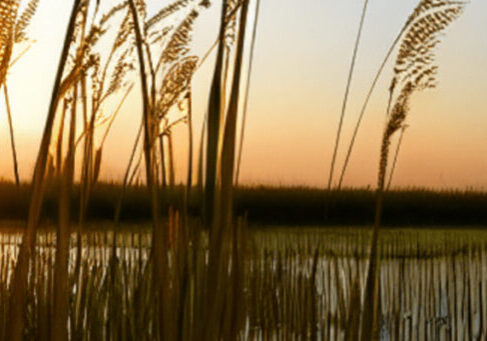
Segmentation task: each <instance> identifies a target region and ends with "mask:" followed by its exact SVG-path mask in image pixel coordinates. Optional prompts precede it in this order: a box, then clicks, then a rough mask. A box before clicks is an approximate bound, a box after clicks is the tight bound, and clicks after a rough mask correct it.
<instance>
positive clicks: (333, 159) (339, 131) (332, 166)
mask: <svg viewBox="0 0 487 341" xmlns="http://www.w3.org/2000/svg"><path fill="white" fill-rule="evenodd" d="M368 4H369V1H368V0H365V1H364V7H363V9H362V15H361V17H360V24H359V28H358V33H357V38H356V40H355V44H354V47H353V54H352V61H351V64H350V69H349V71H348V77H347V85H346V86H345V94H344V96H343V102H342V109H341V112H340V119H339V121H338V128H337V134H336V137H335V146H334V148H333V155H332V157H331V162H330V174H329V176H328V190H330V189H331V186H332V182H333V173H334V171H335V162H336V157H337V153H338V147H339V145H340V137H341V134H342V127H343V120H344V118H345V112H346V110H347V103H348V95H349V93H350V86H351V84H352V77H353V71H354V69H355V62H356V59H357V52H358V48H359V45H360V38H361V36H362V29H363V26H364V22H365V16H366V14H367V6H368Z"/></svg>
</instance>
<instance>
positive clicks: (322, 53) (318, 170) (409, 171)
mask: <svg viewBox="0 0 487 341" xmlns="http://www.w3.org/2000/svg"><path fill="white" fill-rule="evenodd" d="M105 2H106V3H109V4H111V3H113V4H115V3H116V2H115V1H105ZM164 3H166V2H165V1H154V0H148V7H149V12H154V11H155V10H156V9H157V8H159V6H161V5H162V4H164ZM251 3H252V5H251V6H252V7H251V12H252V14H251V15H250V20H251V22H252V20H253V19H254V15H253V8H254V7H253V6H255V1H251ZM415 5H416V1H415V0H369V8H368V12H367V16H366V19H365V24H364V29H363V35H362V40H361V44H360V47H359V50H358V57H357V62H356V66H355V73H354V78H353V81H352V85H351V90H350V97H349V104H348V108H347V111H346V116H345V120H344V128H343V133H342V143H341V145H340V147H339V150H338V159H337V166H338V169H339V170H340V169H341V167H342V164H343V159H344V155H345V151H346V146H347V145H348V143H349V141H350V137H351V135H352V130H353V127H354V125H355V122H356V119H357V117H358V114H359V110H360V107H361V104H362V102H363V100H364V98H365V95H366V93H367V91H368V88H369V86H370V84H371V82H372V79H373V76H374V74H375V72H376V71H377V69H378V67H379V65H380V63H381V61H382V59H383V58H384V56H385V54H386V52H387V50H388V48H389V46H390V44H391V43H392V41H393V40H394V38H395V36H396V35H397V33H398V32H399V30H400V28H401V27H402V25H403V23H404V22H405V20H406V18H407V16H408V15H409V13H410V12H411V10H412V9H413V8H414V6H415ZM70 6H71V2H70V1H62V2H61V1H53V0H43V1H41V2H40V7H39V9H38V12H37V14H36V16H35V17H34V19H33V22H32V25H31V27H30V29H29V36H30V38H32V39H34V40H35V43H34V44H33V46H32V47H31V49H30V50H29V51H28V52H27V53H26V54H25V55H24V56H23V57H22V59H21V60H20V61H19V62H18V63H17V64H16V65H15V66H14V67H13V68H12V70H11V72H10V74H9V82H8V85H9V92H10V97H11V98H10V102H11V107H12V113H13V124H14V128H15V134H16V136H15V137H16V143H17V149H18V154H19V168H20V175H21V178H22V179H23V180H25V181H28V180H29V179H30V177H31V176H32V170H33V165H34V162H35V156H36V153H37V149H38V146H39V141H40V136H41V133H42V129H43V126H44V121H45V119H46V114H47V107H48V105H49V98H50V95H51V88H52V84H53V81H54V77H55V71H56V67H57V62H58V60H59V54H60V49H61V45H62V40H63V37H64V33H65V28H66V23H67V18H68V15H69V12H70ZM219 7H220V2H219V1H212V6H211V7H210V8H209V9H208V10H206V11H205V12H203V13H202V14H201V15H200V17H199V18H198V19H197V23H196V26H195V32H194V43H193V50H192V53H195V54H196V55H202V54H204V52H205V51H206V50H207V49H208V48H209V47H210V46H211V44H212V43H213V41H214V39H215V37H216V33H217V28H218V13H219ZM362 7H363V1H359V0H340V1H338V0H301V1H295V0H294V1H291V0H261V12H260V18H259V26H258V33H257V40H256V50H255V56H254V68H253V73H252V80H251V88H250V97H249V106H248V112H247V117H248V121H247V126H246V133H245V144H244V151H243V160H242V173H241V181H240V182H241V183H244V184H248V185H261V184H265V185H304V186H318V187H324V186H325V185H326V182H327V179H328V173H329V167H330V160H331V157H332V153H333V145H334V141H335V134H336V129H337V125H338V120H339V114H340V108H341V105H342V100H343V96H344V90H345V85H346V80H347V73H348V69H349V65H350V62H351V55H352V50H353V43H354V40H355V38H356V34H357V30H358V24H359V19H360V14H361V10H362ZM486 13H487V1H485V0H471V2H470V3H469V4H468V6H467V8H466V11H465V13H464V14H463V15H462V17H460V19H458V20H457V21H455V22H454V23H453V24H452V25H451V26H450V27H449V28H448V30H447V31H446V33H445V34H444V35H443V37H442V43H441V45H440V46H439V48H438V49H437V60H436V63H437V65H438V66H439V74H438V83H439V84H438V86H437V88H436V89H433V90H427V91H424V92H421V93H418V94H416V95H414V97H413V99H412V102H411V111H410V115H409V117H408V120H407V123H408V124H409V127H408V129H407V130H406V134H405V135H404V140H403V144H402V147H401V153H400V156H399V159H398V163H397V168H396V172H395V174H394V180H393V187H403V188H404V187H429V188H437V189H451V188H455V189H465V188H474V189H478V190H486V189H487V108H486V105H485V101H484V99H485V95H486V94H487V35H486V34H485V31H486V28H487V24H486V22H487V14H486ZM248 40H249V39H248ZM248 43H249V41H247V47H248V45H249V44H248ZM21 50H22V47H18V49H17V50H16V52H20V51H21ZM247 51H248V49H247ZM214 57H215V56H214V54H212V55H210V57H209V59H208V62H207V63H205V65H204V66H203V67H202V68H201V69H200V70H199V71H198V73H197V74H196V75H195V78H194V81H193V89H194V129H195V131H196V132H197V134H196V136H195V140H196V141H198V140H199V136H198V135H199V132H200V131H201V124H202V118H203V117H204V114H205V110H206V107H207V98H208V93H209V83H210V80H211V71H212V67H213V61H214ZM394 57H395V54H394ZM393 59H394V58H393ZM393 59H392V60H391V61H390V62H389V63H388V64H387V65H386V68H385V72H384V73H383V75H382V77H381V79H380V81H379V83H378V86H377V88H376V91H375V92H374V94H373V96H372V99H371V102H370V104H369V107H368V110H367V112H366V113H365V116H364V121H363V125H362V127H361V130H360V132H359V134H358V137H357V141H356V148H355V149H354V151H353V154H352V158H351V161H350V165H349V169H348V171H347V173H346V175H345V181H344V185H345V186H351V187H367V186H372V187H374V186H375V184H376V177H377V175H376V174H377V168H378V161H379V147H380V140H381V135H382V127H383V123H384V115H385V110H386V105H387V88H388V85H389V82H390V80H391V77H392V76H391V75H392V67H393V61H394V60H393ZM246 60H248V54H247V56H246ZM120 95H121V94H120ZM120 95H119V96H120ZM109 109H110V108H107V110H109ZM140 112H141V103H140V93H139V85H138V84H136V86H135V87H134V91H133V92H132V93H131V95H130V96H129V98H128V100H127V102H126V103H125V105H124V107H123V109H122V111H121V113H120V115H119V116H118V118H117V120H116V121H115V123H114V125H113V129H112V130H111V132H110V135H109V136H108V140H107V144H106V147H105V150H104V156H103V166H102V178H104V179H106V180H119V179H120V178H121V177H122V175H123V172H124V169H125V165H126V164H127V161H128V158H129V150H130V148H131V145H132V143H133V139H134V136H135V133H136V128H137V127H138V125H139V123H140V117H141V114H140ZM0 117H1V118H0V145H1V146H2V148H0V161H1V162H0V177H3V178H8V179H12V177H13V174H12V173H13V172H12V161H11V152H10V146H9V135H8V125H7V119H6V113H5V104H4V101H3V99H1V100H0ZM186 133H187V127H186V126H185V125H179V126H178V127H176V128H175V131H174V134H175V137H174V138H175V154H176V171H177V174H178V179H183V178H184V176H185V168H186V164H187V144H186V142H185V141H186V140H187V135H186ZM394 146H395V145H393V147H394Z"/></svg>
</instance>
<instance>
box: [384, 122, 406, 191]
mask: <svg viewBox="0 0 487 341" xmlns="http://www.w3.org/2000/svg"><path fill="white" fill-rule="evenodd" d="M406 128H407V125H403V126H402V127H401V135H399V141H397V146H396V151H395V152H394V159H393V161H392V166H391V170H390V174H389V180H388V181H387V186H386V189H387V190H389V188H390V187H391V183H392V177H393V175H394V170H395V169H396V164H397V158H398V157H399V151H400V149H401V145H402V139H403V137H404V132H405V130H406Z"/></svg>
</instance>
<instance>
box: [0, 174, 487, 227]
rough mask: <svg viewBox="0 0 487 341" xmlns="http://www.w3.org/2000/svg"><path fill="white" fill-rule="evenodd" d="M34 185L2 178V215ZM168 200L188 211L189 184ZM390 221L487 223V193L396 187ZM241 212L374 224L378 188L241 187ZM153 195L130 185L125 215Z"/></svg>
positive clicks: (296, 220)
mask: <svg viewBox="0 0 487 341" xmlns="http://www.w3.org/2000/svg"><path fill="white" fill-rule="evenodd" d="M29 191H30V187H29V186H28V185H26V184H21V185H20V186H19V187H17V186H16V185H15V184H14V183H10V182H2V183H0V219H2V220H20V219H25V218H26V216H27V210H28V205H29V197H30V195H29ZM121 192H122V188H121V186H120V185H119V184H116V183H99V184H97V185H96V186H95V187H94V188H93V192H92V194H91V196H90V199H89V206H88V211H87V219H89V220H111V219H113V215H114V209H115V206H116V204H117V202H118V200H119V199H120V194H121ZM73 193H74V194H73V198H72V199H73V202H72V205H71V211H72V217H73V219H77V212H78V211H79V195H78V194H77V193H79V190H78V188H77V186H75V189H74V191H73ZM162 193H163V200H164V205H166V207H167V206H169V205H170V206H172V207H174V208H175V209H179V210H182V207H183V205H184V187H182V186H176V187H174V188H173V189H169V188H166V189H164V190H163V191H162ZM385 197H386V200H385V202H384V220H383V221H384V224H385V225H388V226H399V225H400V226H407V225H430V226H431V225H442V226H448V225H452V226H458V225H486V226H487V192H478V191H459V190H455V191H453V190H452V191H434V190H429V189H403V190H394V191H390V192H387V193H386V194H385ZM199 198H200V194H199V193H198V190H197V189H196V188H193V190H192V194H191V199H190V203H189V213H190V215H193V216H198V214H199V211H200V205H199V202H200V200H199ZM57 202H58V191H57V186H56V185H55V184H51V185H49V186H47V188H46V200H45V203H44V206H43V209H42V219H43V220H44V221H56V219H57ZM234 204H235V213H236V215H237V216H243V215H246V216H247V219H248V222H249V223H250V224H277V225H371V224H372V223H373V218H374V209H375V192H374V191H373V190H368V189H343V190H340V191H332V192H327V191H325V190H322V189H316V188H305V187H241V188H237V189H235V202H234ZM150 219H151V211H150V198H149V195H148V192H147V189H146V187H145V186H131V187H129V188H127V190H126V193H125V197H124V200H123V205H122V214H121V220H122V221H126V222H134V221H144V220H147V221H149V220H150Z"/></svg>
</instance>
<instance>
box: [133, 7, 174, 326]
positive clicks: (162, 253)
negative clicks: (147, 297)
mask: <svg viewBox="0 0 487 341" xmlns="http://www.w3.org/2000/svg"><path fill="white" fill-rule="evenodd" d="M129 6H130V10H131V13H132V19H133V23H134V32H135V38H136V39H135V42H136V47H137V55H138V61H139V75H140V85H141V95H142V110H143V122H144V146H143V148H144V158H145V170H146V182H147V187H148V189H149V191H150V193H151V211H152V222H153V229H152V261H153V263H152V267H153V285H154V290H155V291H156V297H157V299H158V304H157V305H156V306H157V307H158V309H159V311H158V313H159V320H158V324H159V326H158V328H159V331H164V329H165V327H166V325H165V324H166V315H167V313H166V306H167V305H166V304H165V303H166V302H165V294H166V292H165V290H164V289H163V284H164V277H165V276H166V272H167V271H166V266H165V265H166V256H167V240H168V238H167V229H165V228H163V226H162V224H161V213H160V211H159V193H158V190H159V189H158V188H157V187H158V185H157V183H156V182H155V172H154V157H153V156H154V155H153V148H152V142H153V141H154V138H153V137H154V117H153V114H152V113H151V103H150V97H149V87H148V84H147V77H146V66H145V57H144V50H143V44H144V40H143V37H142V32H141V27H140V24H139V18H138V13H137V8H136V6H135V3H134V0H129ZM168 328H169V327H168ZM161 333H162V332H161Z"/></svg>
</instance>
